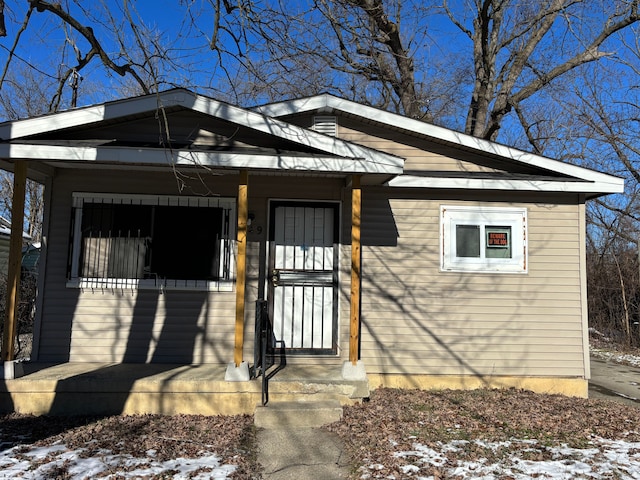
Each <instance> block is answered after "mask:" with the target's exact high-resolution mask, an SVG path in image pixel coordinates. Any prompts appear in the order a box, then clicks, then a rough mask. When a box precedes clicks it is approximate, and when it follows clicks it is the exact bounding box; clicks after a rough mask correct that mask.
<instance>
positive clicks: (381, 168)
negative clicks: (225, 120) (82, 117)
mask: <svg viewBox="0 0 640 480" xmlns="http://www.w3.org/2000/svg"><path fill="white" fill-rule="evenodd" d="M0 157H4V158H11V159H15V160H40V161H47V162H52V164H55V162H56V161H62V162H84V163H101V162H105V163H118V164H122V165H132V164H133V165H135V164H146V165H175V166H198V165H202V166H207V167H223V168H255V169H267V170H281V171H287V170H296V171H313V172H326V173H336V172H338V173H362V174H365V173H382V174H387V175H397V174H400V173H401V172H402V168H398V167H395V166H391V167H390V166H389V165H387V164H384V163H377V162H371V161H370V160H368V159H363V158H341V157H332V156H320V155H317V156H308V157H307V156H298V155H261V154H251V153H233V152H202V151H191V150H173V151H171V150H158V149H152V148H128V147H102V148H96V147H63V146H51V145H29V144H0Z"/></svg>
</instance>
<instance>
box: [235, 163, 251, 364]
mask: <svg viewBox="0 0 640 480" xmlns="http://www.w3.org/2000/svg"><path fill="white" fill-rule="evenodd" d="M248 186H249V172H248V171H247V170H243V171H241V172H240V182H239V184H238V262H237V263H238V264H237V274H236V328H235V347H234V351H233V361H234V363H235V364H236V367H239V366H240V364H241V363H242V349H243V346H244V289H245V281H246V267H247V217H248V213H249V208H248V195H247V193H248Z"/></svg>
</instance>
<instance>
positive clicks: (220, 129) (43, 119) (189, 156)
mask: <svg viewBox="0 0 640 480" xmlns="http://www.w3.org/2000/svg"><path fill="white" fill-rule="evenodd" d="M169 120H171V122H169ZM116 135H117V137H116ZM137 137H143V138H145V141H142V142H141V141H137ZM0 158H4V159H10V160H37V161H39V162H38V163H40V164H48V165H50V166H52V167H68V166H74V167H78V166H88V165H93V166H102V167H103V168H105V167H108V166H110V167H112V168H113V167H117V166H123V165H129V166H131V165H145V166H160V167H166V166H169V165H171V166H173V167H176V166H177V167H192V166H206V167H208V168H221V169H244V168H249V169H259V170H276V171H281V172H291V171H294V172H320V173H339V174H351V173H360V174H381V175H384V176H385V178H388V177H390V176H393V175H397V174H400V173H402V169H403V164H404V160H403V159H402V158H400V157H397V156H394V155H390V154H387V153H384V152H379V151H377V150H373V149H370V148H367V147H363V146H360V145H357V144H353V143H349V142H346V141H343V140H340V139H337V138H334V137H330V136H327V135H322V134H320V133H317V132H314V131H311V130H307V129H304V128H301V127H298V126H295V125H291V124H288V123H286V122H283V121H280V120H277V119H274V118H270V117H268V116H265V115H263V114H261V113H259V112H253V111H250V110H246V109H243V108H240V107H236V106H233V105H230V104H227V103H224V102H220V101H218V100H214V99H212V98H210V97H206V96H203V95H199V94H196V93H193V92H191V91H188V90H184V89H173V90H168V91H165V92H161V93H158V94H152V95H145V96H140V97H134V98H129V99H124V100H118V101H113V102H107V103H104V104H99V105H93V106H88V107H83V108H77V109H73V110H67V111H63V112H59V113H53V114H48V115H43V116H39V117H34V118H28V119H25V120H16V121H11V122H5V123H2V124H0Z"/></svg>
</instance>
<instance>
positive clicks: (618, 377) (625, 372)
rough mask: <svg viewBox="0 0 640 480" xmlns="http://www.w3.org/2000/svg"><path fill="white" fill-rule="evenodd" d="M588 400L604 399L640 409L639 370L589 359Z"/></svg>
mask: <svg viewBox="0 0 640 480" xmlns="http://www.w3.org/2000/svg"><path fill="white" fill-rule="evenodd" d="M589 398H605V399H609V400H615V401H617V402H620V403H625V404H627V405H633V406H635V407H640V368H636V367H630V366H627V365H619V364H617V363H613V362H607V361H605V360H600V359H597V358H593V357H591V379H590V380H589Z"/></svg>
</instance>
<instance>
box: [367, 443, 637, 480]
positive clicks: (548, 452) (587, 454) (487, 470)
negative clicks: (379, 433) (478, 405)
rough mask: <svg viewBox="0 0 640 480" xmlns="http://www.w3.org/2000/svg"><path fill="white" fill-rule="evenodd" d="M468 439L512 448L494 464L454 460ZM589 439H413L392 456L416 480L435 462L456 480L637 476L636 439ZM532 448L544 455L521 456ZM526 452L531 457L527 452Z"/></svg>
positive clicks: (496, 447) (369, 474) (595, 479)
mask: <svg viewBox="0 0 640 480" xmlns="http://www.w3.org/2000/svg"><path fill="white" fill-rule="evenodd" d="M471 443H473V444H475V446H478V447H482V448H486V449H487V450H491V451H492V452H497V451H498V450H499V449H500V448H502V447H507V448H509V449H510V451H511V453H509V454H507V455H505V456H504V457H503V458H502V459H501V460H499V461H497V462H493V463H490V462H488V461H487V460H486V459H481V460H474V461H465V460H458V459H457V458H456V457H457V454H458V453H459V452H460V451H461V450H463V449H464V446H465V444H471ZM592 444H593V446H592V447H590V448H582V449H579V448H571V447H568V446H567V445H562V446H560V447H555V448H548V447H546V446H543V445H539V444H538V442H537V441H535V440H517V439H513V440H512V441H510V442H486V441H482V440H475V441H473V442H469V441H466V440H456V441H452V442H448V443H441V442H437V443H436V444H435V446H432V447H428V446H425V445H422V444H419V443H415V444H414V445H413V450H410V451H400V452H396V453H395V454H394V456H395V458H401V459H404V460H405V461H406V462H407V463H406V465H403V466H402V472H403V473H404V474H405V475H407V476H408V477H412V478H417V479H429V478H433V477H430V476H420V474H421V473H422V474H425V473H427V471H428V469H429V468H430V467H439V468H440V469H441V474H442V475H443V476H444V478H459V479H475V480H478V479H480V480H482V479H486V480H489V479H495V478H502V477H506V478H513V479H515V480H525V479H530V478H544V479H567V478H572V479H574V478H575V479H590V480H598V479H605V478H625V479H636V480H640V442H635V443H634V442H625V441H622V440H607V439H604V438H599V437H596V438H594V439H593V441H592ZM514 448H515V450H514ZM531 452H540V453H542V452H544V453H545V459H544V460H527V459H524V458H522V457H523V456H524V455H523V454H525V453H531ZM528 457H529V458H531V455H528ZM380 467H381V466H380V465H379V464H376V465H370V466H369V467H368V469H365V471H366V473H365V474H364V475H363V476H362V477H361V478H372V477H374V478H378V477H375V473H374V472H375V471H376V470H377V471H380V470H382V469H381V468H380ZM423 469H424V470H423ZM367 470H368V471H367ZM372 473H373V475H372Z"/></svg>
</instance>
